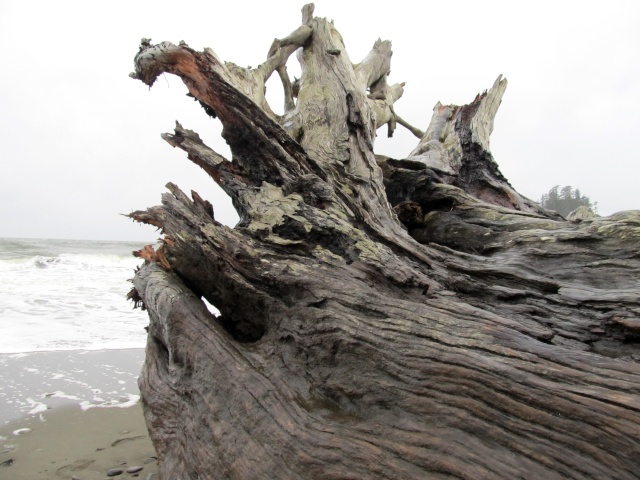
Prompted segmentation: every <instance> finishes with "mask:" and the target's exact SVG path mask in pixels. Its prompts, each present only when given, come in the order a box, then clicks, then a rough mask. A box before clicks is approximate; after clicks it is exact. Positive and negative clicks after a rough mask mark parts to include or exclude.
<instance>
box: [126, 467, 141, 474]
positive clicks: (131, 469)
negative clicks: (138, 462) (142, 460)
mask: <svg viewBox="0 0 640 480" xmlns="http://www.w3.org/2000/svg"><path fill="white" fill-rule="evenodd" d="M142 468H143V467H129V468H127V473H138V472H139V471H141V470H142Z"/></svg>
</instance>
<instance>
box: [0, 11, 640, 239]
mask: <svg viewBox="0 0 640 480" xmlns="http://www.w3.org/2000/svg"><path fill="white" fill-rule="evenodd" d="M302 5H303V2H294V1H274V2H265V1H260V2H258V1H236V2H227V1H225V2H216V1H202V0H201V1H184V0H183V1H180V2H175V1H174V2H164V1H153V2H149V1H145V2H141V1H134V0H128V1H126V2H125V1H110V2H89V1H77V2H76V1H65V0H61V1H55V2H52V1H26V0H19V1H14V0H0V58H1V59H2V65H3V68H2V74H1V75H0V155H1V161H0V220H1V221H0V237H6V236H8V237H48V238H77V239H114V240H153V239H155V238H156V237H157V234H156V233H155V231H154V230H153V229H152V228H151V227H146V226H138V225H137V224H133V223H131V222H130V221H129V220H127V219H126V218H124V217H122V216H119V214H120V213H129V212H130V211H132V210H136V209H142V208H146V207H149V206H152V205H156V204H158V203H159V201H160V195H161V193H163V192H164V191H166V190H165V188H164V185H165V184H166V183H167V182H168V181H173V182H174V183H176V184H178V186H180V187H181V188H182V189H183V190H184V191H186V192H189V191H190V190H191V189H194V190H196V191H198V192H199V193H200V194H201V195H202V196H203V197H204V198H208V199H209V200H211V201H212V203H213V204H214V208H215V214H216V217H217V218H218V219H219V220H220V221H223V222H225V223H227V224H231V225H233V224H234V222H235V219H236V216H235V213H234V212H233V209H232V207H231V204H230V202H229V201H228V200H227V199H225V197H224V194H222V193H221V192H220V191H219V190H218V189H217V187H216V186H215V185H214V184H213V182H212V181H210V180H209V179H208V178H207V177H206V175H205V174H204V173H203V172H202V171H201V170H200V169H199V168H198V167H196V166H195V165H193V164H192V163H191V162H189V161H188V160H187V159H186V157H185V155H184V154H183V152H182V151H180V150H177V149H172V148H171V147H170V146H169V145H168V144H166V143H165V142H164V141H162V140H161V139H160V133H162V132H167V131H171V130H172V128H173V126H174V121H175V120H179V121H180V122H181V123H182V124H183V125H184V126H185V127H187V128H191V129H194V130H196V131H198V132H199V133H200V135H201V136H202V138H203V139H205V141H206V142H207V143H208V144H210V146H212V147H213V148H214V149H216V150H217V151H218V152H219V153H222V154H226V153H227V152H228V149H227V147H226V145H225V144H224V141H223V140H222V139H220V138H219V132H220V126H219V124H218V123H217V122H216V121H214V120H211V119H209V118H208V117H207V116H206V115H205V113H204V112H203V111H202V110H201V108H200V107H199V106H197V104H195V103H194V102H193V101H192V100H190V99H188V98H187V97H185V96H184V93H185V92H186V89H185V88H184V87H183V86H182V84H181V82H180V81H179V80H178V79H177V78H176V77H170V76H168V75H165V76H163V77H161V78H160V79H159V80H158V82H157V83H156V85H155V86H154V87H153V88H152V89H151V90H149V89H148V88H147V87H146V86H144V85H143V84H142V83H141V82H139V81H134V80H131V79H130V78H128V74H129V72H131V71H132V70H133V57H134V55H135V53H136V52H137V50H138V45H139V42H140V38H141V37H150V38H152V39H153V41H154V42H160V41H163V40H169V41H172V42H174V43H177V42H179V41H180V40H185V41H186V42H187V43H188V44H189V45H190V46H192V47H193V48H196V49H198V50H201V49H202V48H204V47H207V46H208V47H211V48H213V50H214V51H215V52H216V53H217V54H218V56H219V57H220V58H222V59H223V60H230V61H233V62H235V63H238V64H239V65H242V66H249V65H251V66H256V65H258V64H259V63H261V62H262V61H264V59H265V56H266V53H267V51H268V48H269V46H270V45H271V42H272V40H273V39H274V38H275V37H283V36H285V35H287V34H288V33H290V32H291V31H292V30H294V29H295V28H296V27H297V26H299V24H300V8H301V7H302ZM378 5H380V6H378ZM315 14H316V15H317V16H323V17H328V18H331V19H334V20H335V25H336V27H337V29H338V30H339V31H340V32H341V34H342V36H343V38H344V40H345V43H346V47H347V50H348V53H349V56H350V58H351V60H352V61H353V62H354V63H355V62H358V61H359V60H361V59H362V58H363V57H364V56H365V55H366V54H367V52H368V51H369V49H370V48H371V46H372V45H373V42H374V41H375V40H376V39H377V38H378V37H381V38H383V39H390V40H392V41H393V47H394V48H393V50H394V56H393V60H392V66H391V68H392V71H391V79H390V80H391V82H392V83H395V82H401V81H406V82H407V86H406V88H405V95H404V97H403V98H402V99H401V100H400V101H399V102H398V103H397V104H396V111H397V112H398V114H400V115H401V116H402V117H404V118H405V119H407V120H408V121H409V122H411V123H413V124H414V125H416V126H418V127H419V128H422V129H425V128H426V127H427V125H428V123H429V120H430V118H431V113H432V109H433V107H434V105H435V104H436V102H438V101H440V102H442V103H445V104H449V103H454V104H464V103H468V102H470V101H472V100H473V98H474V97H475V95H476V94H477V93H479V92H481V91H482V90H485V89H487V88H489V87H491V86H492V84H493V82H494V80H495V79H496V77H497V76H498V75H499V74H503V75H504V76H505V77H506V78H507V79H508V81H509V86H508V88H507V91H506V93H505V95H504V97H503V101H502V106H501V107H500V110H499V111H498V115H497V117H496V121H495V128H494V133H493V135H492V137H491V149H492V152H493V155H494V158H495V159H496V161H497V162H498V164H499V165H500V168H501V170H502V172H503V173H504V174H505V175H506V177H507V178H508V179H509V180H510V182H511V184H512V185H513V186H514V187H515V188H516V190H518V191H519V192H521V193H522V194H524V195H525V196H528V197H530V198H533V199H538V198H539V197H540V195H541V194H542V193H545V192H546V191H548V190H549V188H551V187H552V186H554V185H561V186H562V185H572V186H574V187H579V188H580V189H581V191H582V193H584V194H586V195H588V196H589V197H590V198H591V199H592V200H593V201H597V202H598V206H599V213H600V214H603V215H608V214H611V213H614V212H616V211H619V210H627V209H636V208H640V193H639V192H640V189H639V188H638V186H637V183H638V181H639V180H640V175H639V173H640V165H639V160H640V158H638V153H637V152H638V147H637V145H636V144H637V142H638V140H639V139H640V135H639V134H638V130H639V129H640V2H638V1H637V0H628V1H615V0H607V1H606V2H605V1H602V2H594V1H562V0H553V1H538V2H516V1H494V0H483V1H478V0H469V1H467V0H464V1H455V0H448V1H438V2H435V1H434V2H419V3H418V2H414V1H405V0H394V1H393V2H384V3H383V2H346V1H344V0H340V1H334V0H324V1H322V0H320V1H318V2H316V11H315ZM295 63H296V61H295V57H292V59H291V61H290V63H289V69H290V71H295V69H296V66H295V65H293V64H295ZM273 80H274V83H269V84H268V88H269V93H271V92H275V93H277V92H278V90H279V88H281V87H279V85H278V82H277V76H276V75H274V79H273ZM276 97H277V95H276ZM273 106H274V109H275V110H276V111H281V110H282V107H281V105H280V101H279V100H278V101H277V104H275V105H273ZM403 130H404V129H403V128H402V127H400V126H399V127H398V130H397V131H396V132H397V133H396V136H395V137H394V138H393V139H391V140H387V139H386V138H385V136H386V131H385V132H382V134H381V136H380V137H379V139H378V143H377V144H376V151H377V153H383V154H387V155H390V156H393V157H396V158H401V157H403V156H406V155H407V154H408V153H409V152H410V151H411V150H412V149H413V148H414V146H415V145H416V144H417V139H415V138H414V137H412V136H411V135H410V134H408V133H405V131H403Z"/></svg>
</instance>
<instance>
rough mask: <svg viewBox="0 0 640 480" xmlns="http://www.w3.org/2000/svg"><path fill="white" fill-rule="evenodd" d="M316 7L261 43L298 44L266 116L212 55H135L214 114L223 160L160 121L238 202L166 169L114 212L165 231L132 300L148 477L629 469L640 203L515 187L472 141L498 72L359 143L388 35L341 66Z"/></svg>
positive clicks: (384, 89) (569, 473)
mask: <svg viewBox="0 0 640 480" xmlns="http://www.w3.org/2000/svg"><path fill="white" fill-rule="evenodd" d="M312 10H313V9H312V7H310V6H307V7H305V9H304V10H303V20H302V27H300V28H298V29H297V30H294V33H292V34H291V35H289V36H288V37H285V39H284V40H282V41H276V42H274V46H272V48H271V49H270V52H269V56H268V59H267V63H269V65H270V66H269V67H268V68H269V69H271V71H272V72H273V71H278V70H279V69H282V68H283V67H284V63H283V62H284V61H286V60H283V59H282V58H284V57H287V58H288V56H289V55H290V54H291V53H292V52H293V50H295V49H297V48H302V50H301V52H300V54H299V58H300V61H301V64H302V68H303V70H302V78H301V79H300V82H299V85H298V87H296V89H295V90H296V92H297V93H296V95H294V94H293V92H294V89H293V87H291V88H292V90H291V94H290V96H289V99H288V100H287V102H288V107H287V109H286V113H285V115H284V116H282V117H278V116H276V115H274V114H273V113H272V111H271V109H270V108H267V107H265V105H264V102H265V100H264V98H263V96H261V94H259V91H260V82H263V81H264V79H260V78H258V77H257V76H256V75H255V74H254V73H251V72H248V71H247V72H245V73H246V75H245V74H239V73H238V71H237V70H236V69H235V67H229V64H223V63H222V62H220V61H219V60H218V59H217V57H216V56H215V54H214V53H213V52H212V51H210V50H206V51H205V52H196V51H194V50H192V49H190V48H189V47H187V46H185V45H179V46H175V45H173V44H168V43H161V44H158V45H152V44H151V43H150V42H148V41H147V42H143V44H142V46H141V49H140V52H139V53H138V55H137V56H136V72H135V74H134V75H133V76H134V77H135V78H137V79H140V80H142V81H144V82H145V83H148V84H152V83H153V80H154V79H155V78H156V77H157V76H158V75H159V74H160V73H162V72H168V73H173V74H176V75H178V76H180V77H181V78H182V79H183V80H184V82H185V84H186V85H187V87H188V88H189V91H190V92H191V94H192V95H193V96H194V97H196V98H197V99H198V100H199V101H200V102H201V103H202V104H203V106H204V107H205V110H206V111H207V113H209V114H212V113H215V115H216V117H217V118H219V119H220V121H221V122H222V124H223V127H224V133H223V135H224V137H225V139H226V140H227V142H228V143H229V146H230V148H231V153H232V158H231V159H225V158H223V157H222V156H220V155H219V154H217V153H215V152H214V151H213V150H211V149H210V148H209V147H207V146H206V145H205V144H204V143H203V142H202V140H201V139H200V138H199V136H198V135H197V134H196V133H194V132H192V131H190V130H188V129H186V128H183V127H182V126H181V125H180V124H178V125H177V126H176V128H175V131H174V132H173V133H170V134H165V135H163V138H164V139H165V140H166V141H167V142H168V143H169V144H170V145H172V146H174V147H176V148H180V149H182V150H184V151H185V153H186V155H187V157H188V158H189V160H191V161H192V162H194V163H196V164H197V165H199V166H201V167H202V168H203V170H204V171H205V172H206V174H208V175H209V176H210V177H211V178H212V180H213V181H215V182H216V183H218V184H219V185H220V186H221V187H222V188H223V189H224V190H225V191H226V192H227V193H228V194H229V195H230V196H231V198H232V201H233V204H234V206H235V208H236V209H237V210H238V213H239V215H240V222H239V224H238V225H237V226H236V227H235V228H229V227H226V226H224V225H221V224H220V223H218V222H217V221H216V220H215V212H214V208H213V207H212V206H211V204H210V203H208V202H207V201H206V200H205V199H203V198H202V197H201V196H200V195H198V194H197V193H196V192H192V194H191V197H189V196H187V195H186V194H185V193H183V192H182V191H181V190H180V189H179V188H178V187H177V186H176V185H173V184H169V185H168V186H167V187H168V189H169V193H165V194H164V195H163V196H162V204H161V205H160V206H157V207H152V208H149V209H147V210H144V211H138V212H133V213H132V214H131V217H132V218H134V219H136V220H138V221H140V222H143V223H148V224H151V225H153V226H156V227H159V228H160V229H161V231H162V234H163V245H162V252H153V251H148V250H147V251H145V255H144V256H143V258H145V259H146V262H145V265H143V266H142V267H141V269H140V270H139V271H138V272H137V274H136V277H135V279H134V286H135V292H136V293H135V295H132V298H135V299H139V300H141V301H142V302H144V306H145V307H146V309H147V311H148V312H149V318H150V326H149V337H148V344H147V357H146V361H145V366H144V370H143V374H142V376H141V377H140V388H141V392H142V399H143V404H144V411H145V417H146V420H147V424H148V426H149V431H150V434H151V438H152V440H153V442H154V445H155V447H156V449H157V451H158V454H159V467H160V475H161V478H163V479H175V478H182V479H187V478H188V479H247V478H252V479H298V478H299V479H336V480H337V479H354V480H355V479H424V478H433V479H445V478H464V479H499V478H500V479H514V478H526V479H538V478H545V479H556V478H557V479H561V478H562V479H565V478H574V479H584V478H593V479H603V478H612V479H613V478H615V479H631V478H639V477H640V469H639V468H638V459H639V458H640V365H639V360H640V348H639V345H640V343H639V341H640V304H639V301H638V298H639V296H638V295H639V294H640V283H639V281H638V280H639V278H640V260H639V255H638V247H639V245H640V233H639V232H640V212H623V213H620V214H616V215H614V216H611V217H608V218H601V217H593V218H588V216H586V217H585V216H581V217H580V218H577V217H576V218H575V219H574V221H571V222H570V221H566V220H564V219H563V218H562V217H561V216H559V215H558V214H556V213H555V212H549V211H545V210H544V209H542V208H540V207H539V206H537V205H536V204H535V203H534V202H532V201H531V200H529V199H526V198H525V197H523V196H521V195H520V194H518V193H517V192H515V190H513V188H512V187H511V186H510V185H509V183H508V181H507V180H506V179H505V178H504V176H503V175H502V174H501V173H500V171H499V168H498V165H497V163H496V162H495V161H494V159H493V157H492V155H491V153H490V151H489V135H490V133H491V130H492V125H493V117H494V116H495V114H496V112H497V107H498V105H499V102H500V98H501V96H502V93H503V92H504V88H505V87H506V80H503V79H501V78H499V79H498V81H497V82H496V84H495V85H494V86H493V88H492V89H490V90H488V91H486V92H484V93H482V94H480V95H478V96H477V97H476V99H475V100H474V101H473V102H471V103H470V104H469V105H464V106H455V105H450V106H446V107H444V106H442V105H438V106H436V109H435V112H434V118H433V120H432V123H431V125H430V126H429V128H427V130H426V132H425V133H424V134H423V138H422V139H421V141H420V143H419V144H418V146H417V147H416V149H415V150H414V152H412V154H411V155H410V156H408V158H406V159H391V158H386V157H380V156H378V157H376V155H375V154H374V144H375V136H376V129H377V128H378V127H379V126H380V125H379V122H378V119H379V116H378V115H379V114H378V113H377V112H379V111H380V108H379V104H378V103H377V102H383V103H384V102H386V106H387V107H389V108H391V109H392V110H389V111H390V112H392V114H393V115H395V107H394V106H393V102H395V101H396V100H398V99H399V91H395V92H396V93H394V90H392V89H393V87H391V86H388V85H387V84H386V77H387V75H388V72H389V69H390V58H391V44H390V43H389V42H384V41H378V42H376V43H375V45H374V48H373V50H372V52H371V53H370V54H369V55H368V56H367V57H366V58H365V59H364V60H363V61H362V62H361V63H360V64H358V65H356V66H354V64H352V62H351V61H350V59H349V57H348V55H347V52H346V49H345V48H344V45H343V43H342V39H341V37H340V35H339V33H338V32H337V31H336V29H335V27H334V26H333V25H332V24H331V23H329V22H328V21H326V20H325V19H320V18H315V17H313V16H312ZM381 21H382V19H381ZM289 46H290V47H291V48H288V47H289ZM293 47H295V49H294V48H293ZM285 48H288V49H287V50H283V49H285ZM289 50H291V51H289ZM276 51H282V52H283V53H275V52H276ZM279 55H283V56H284V57H282V58H281V57H279ZM276 57H277V58H276ZM276 60H277V61H276ZM265 68H266V67H265ZM279 73H280V72H279ZM282 77H283V75H281V78H282ZM247 85H249V86H247ZM251 85H252V86H251ZM283 88H285V91H286V90H287V88H289V87H288V86H287V82H286V81H284V80H283ZM398 118H399V117H398ZM388 121H389V120H387V122H388ZM202 298H205V299H206V300H207V301H208V302H209V303H211V304H212V305H214V306H215V307H216V308H217V309H218V310H219V311H220V315H219V316H216V315H213V314H211V313H210V312H209V311H208V310H207V308H206V307H205V304H204V302H203V301H202Z"/></svg>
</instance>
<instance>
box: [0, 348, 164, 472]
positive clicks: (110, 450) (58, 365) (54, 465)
mask: <svg viewBox="0 0 640 480" xmlns="http://www.w3.org/2000/svg"><path fill="white" fill-rule="evenodd" d="M143 359H144V351H143V350H141V349H139V350H102V351H60V352H34V353H25V354H6V355H0V376H1V377H2V382H0V479H5V478H6V479H18V480H21V479H24V480H40V479H43V480H44V479H58V478H59V479H67V480H70V479H79V480H91V479H98V480H102V479H105V478H142V479H145V480H147V479H153V480H157V478H158V477H157V467H156V463H155V451H154V449H153V446H152V444H151V441H150V439H149V437H148V434H147V429H146V425H145V423H144V418H143V415H142V408H141V405H140V402H139V395H140V392H139V390H138V386H137V378H138V375H139V372H140V369H141V366H142V362H143ZM133 467H138V468H140V467H142V470H139V471H137V472H127V471H126V470H127V469H131V468H133ZM111 469H119V470H122V473H121V474H119V475H114V476H111V477H110V476H109V475H108V473H107V472H108V471H109V470H111ZM135 469H136V468H134V470H135ZM111 473H114V472H111Z"/></svg>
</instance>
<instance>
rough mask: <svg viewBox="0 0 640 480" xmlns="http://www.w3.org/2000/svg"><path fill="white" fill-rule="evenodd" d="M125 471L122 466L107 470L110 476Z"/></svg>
mask: <svg viewBox="0 0 640 480" xmlns="http://www.w3.org/2000/svg"><path fill="white" fill-rule="evenodd" d="M123 473H124V470H122V469H121V468H110V469H109V470H107V476H108V477H115V476H117V475H122V474H123Z"/></svg>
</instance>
